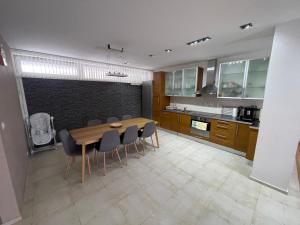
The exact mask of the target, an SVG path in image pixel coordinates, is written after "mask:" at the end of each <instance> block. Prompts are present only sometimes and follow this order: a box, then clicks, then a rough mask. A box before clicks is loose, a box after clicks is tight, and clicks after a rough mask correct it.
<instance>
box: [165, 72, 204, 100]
mask: <svg viewBox="0 0 300 225" xmlns="http://www.w3.org/2000/svg"><path fill="white" fill-rule="evenodd" d="M199 73H202V74H201V75H202V76H203V69H202V68H197V67H193V68H185V69H181V70H176V71H173V72H167V73H166V80H165V95H166V96H186V97H194V96H195V92H196V91H197V83H199V80H201V82H202V77H201V79H198V77H199Z"/></svg>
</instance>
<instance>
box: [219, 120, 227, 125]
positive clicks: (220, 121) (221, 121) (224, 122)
mask: <svg viewBox="0 0 300 225" xmlns="http://www.w3.org/2000/svg"><path fill="white" fill-rule="evenodd" d="M218 123H222V124H228V122H226V121H223V120H218Z"/></svg>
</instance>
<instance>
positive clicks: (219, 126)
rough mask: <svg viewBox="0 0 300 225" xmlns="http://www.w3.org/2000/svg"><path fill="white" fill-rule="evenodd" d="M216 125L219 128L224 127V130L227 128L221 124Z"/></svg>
mask: <svg viewBox="0 0 300 225" xmlns="http://www.w3.org/2000/svg"><path fill="white" fill-rule="evenodd" d="M217 127H218V128H221V129H226V130H227V129H228V127H225V126H222V125H217Z"/></svg>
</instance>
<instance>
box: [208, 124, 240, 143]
mask: <svg viewBox="0 0 300 225" xmlns="http://www.w3.org/2000/svg"><path fill="white" fill-rule="evenodd" d="M235 132H236V123H235V122H229V121H224V120H215V119H213V120H212V121H211V130H210V141H211V142H214V143H216V144H219V145H224V146H227V147H230V148H233V147H234V143H235Z"/></svg>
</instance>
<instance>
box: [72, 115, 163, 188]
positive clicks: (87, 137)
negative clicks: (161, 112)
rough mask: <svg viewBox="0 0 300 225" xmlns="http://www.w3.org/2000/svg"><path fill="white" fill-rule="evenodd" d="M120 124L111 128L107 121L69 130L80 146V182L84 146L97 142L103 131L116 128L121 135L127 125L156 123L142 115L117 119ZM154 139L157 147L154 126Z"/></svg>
mask: <svg viewBox="0 0 300 225" xmlns="http://www.w3.org/2000/svg"><path fill="white" fill-rule="evenodd" d="M118 122H119V123H121V124H122V126H121V127H119V128H112V127H111V126H110V124H109V123H106V124H100V125H95V126H89V127H83V128H78V129H73V130H70V134H71V136H72V137H73V139H74V140H75V142H76V144H78V145H81V146H82V148H81V149H82V165H81V166H82V171H81V182H82V183H83V182H84V176H85V157H86V146H87V145H89V144H93V143H97V142H99V141H100V140H101V138H102V135H103V133H104V132H106V131H109V130H118V132H119V134H120V135H121V134H122V133H124V132H125V131H126V128H127V127H130V126H134V125H137V126H138V128H139V129H141V128H144V126H145V125H146V123H149V122H154V123H155V124H157V122H156V121H154V120H150V119H146V118H143V117H138V118H133V119H127V120H120V121H118ZM154 135H155V141H156V146H155V147H157V148H159V142H158V136H157V129H156V128H155V132H154Z"/></svg>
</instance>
